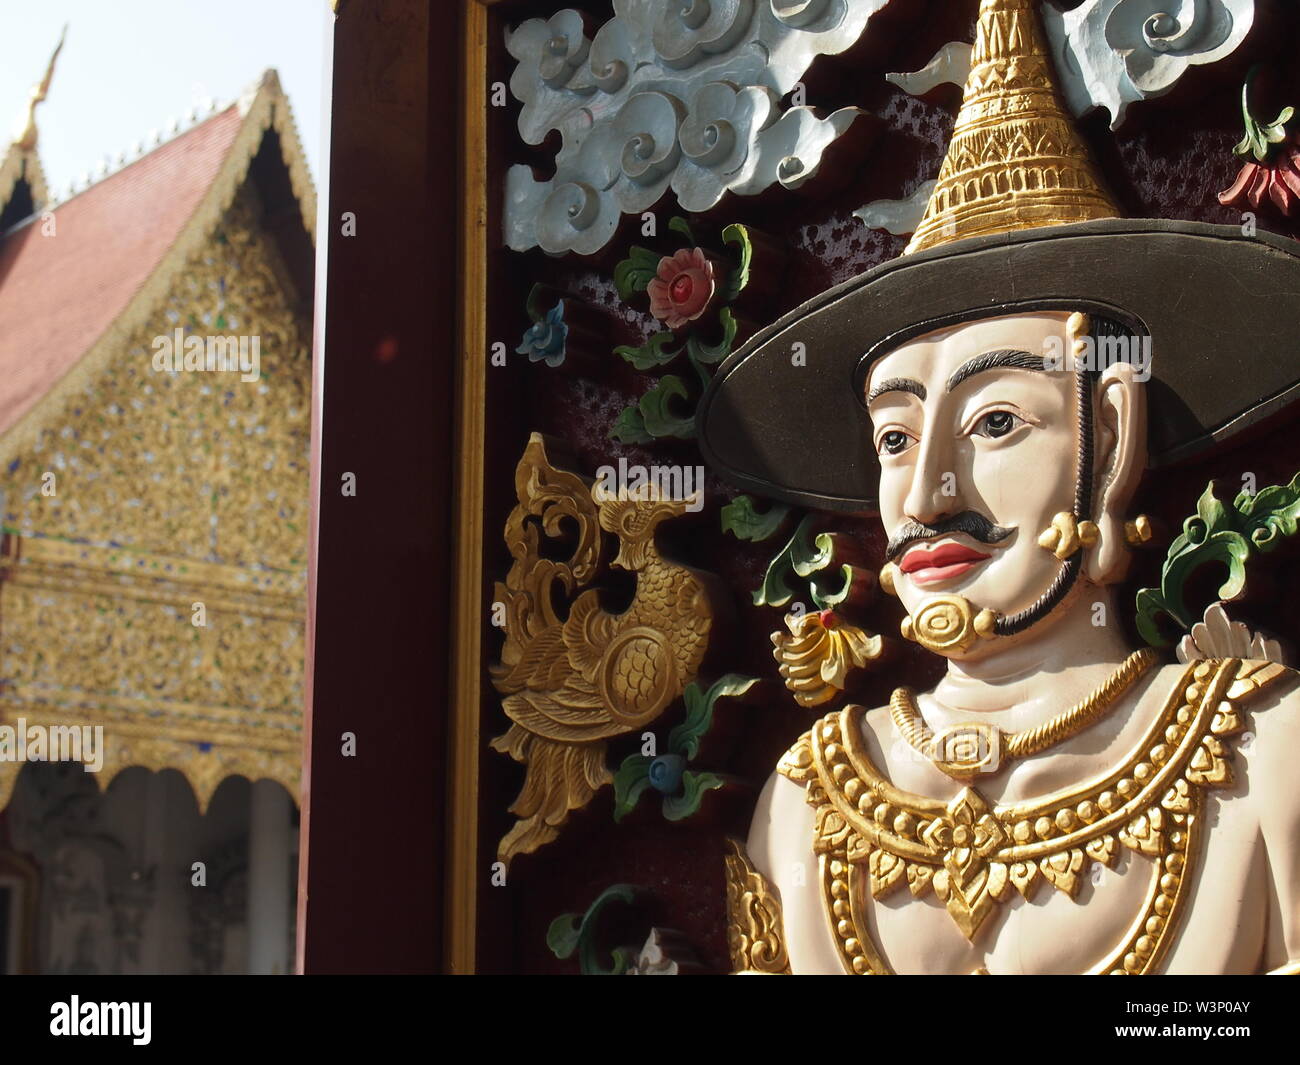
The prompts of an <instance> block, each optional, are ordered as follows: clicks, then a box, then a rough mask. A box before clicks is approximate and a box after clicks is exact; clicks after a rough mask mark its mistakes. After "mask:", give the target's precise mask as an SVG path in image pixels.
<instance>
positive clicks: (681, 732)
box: [614, 673, 758, 788]
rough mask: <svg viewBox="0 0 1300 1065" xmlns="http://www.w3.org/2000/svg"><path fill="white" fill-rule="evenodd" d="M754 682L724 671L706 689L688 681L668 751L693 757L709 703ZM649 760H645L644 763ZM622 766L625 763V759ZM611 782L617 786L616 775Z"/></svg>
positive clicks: (708, 722)
mask: <svg viewBox="0 0 1300 1065" xmlns="http://www.w3.org/2000/svg"><path fill="white" fill-rule="evenodd" d="M757 683H758V678H757V677H744V676H741V675H740V674H739V673H728V674H726V676H723V677H719V678H718V679H717V680H716V681H714V682H713V684H712V685H711V686H710V687H709V690H708V691H707V692H701V691H700V686H699V685H698V684H696V683H694V682H692V683H691V684H688V685H687V687H686V691H685V693H684V698H685V700H686V720H684V721H683V722H682V723H681V724H680V725H678V726H677V727H676V728H674V729H673V730H672V732H670V733H668V750H669V751H670V752H672V753H673V754H680V755H681V756H682V757H683V758H685V759H686V760H687V761H690V760H691V759H692V758H694V757H695V756H696V755H697V754H698V753H699V751H700V740H701V739H702V738H703V737H704V735H705V733H707V732H708V731H709V729H710V728H711V727H712V725H713V704H714V703H716V702H717V701H718V699H719V698H721V697H722V696H724V695H732V696H734V695H743V694H744V693H745V692H747V691H749V689H750V688H752V687H753V686H754V685H755V684H757ZM630 760H631V759H628V761H630ZM650 761H651V760H650V759H646V763H647V766H648V765H649V762H650ZM623 765H624V766H626V765H627V762H626V761H625V762H624V763H623ZM683 779H685V778H684V777H683ZM614 784H615V788H617V786H618V778H617V777H616V778H615V781H614Z"/></svg>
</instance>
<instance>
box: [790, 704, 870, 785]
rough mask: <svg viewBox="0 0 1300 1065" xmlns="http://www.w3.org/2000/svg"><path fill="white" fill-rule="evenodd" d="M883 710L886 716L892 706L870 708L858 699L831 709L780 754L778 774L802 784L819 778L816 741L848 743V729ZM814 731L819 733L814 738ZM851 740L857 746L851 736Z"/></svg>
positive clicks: (859, 726)
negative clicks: (861, 704) (814, 749)
mask: <svg viewBox="0 0 1300 1065" xmlns="http://www.w3.org/2000/svg"><path fill="white" fill-rule="evenodd" d="M881 714H883V715H885V718H886V720H887V719H888V715H889V708H888V707H877V708H876V709H874V710H870V709H868V708H867V707H864V706H860V705H858V704H856V703H850V704H849V705H848V706H845V707H844V708H843V709H841V710H835V711H832V712H831V713H829V714H827V715H826V716H825V717H823V718H821V719H820V720H818V721H816V722H814V723H813V726H812V728H810V729H808V731H807V732H805V733H803V735H801V736H800V737H799V738H798V739H797V740H795V741H794V743H793V744H791V745H790V748H789V750H787V751H786V752H785V754H783V755H782V756H781V760H780V761H779V762H778V763H777V765H776V773H777V775H778V776H782V777H785V778H786V779H787V780H790V781H793V782H794V783H796V784H800V785H804V784H808V783H809V782H810V781H813V780H815V779H817V765H816V759H815V758H814V757H813V746H814V742H817V743H820V744H821V746H822V747H823V748H825V747H827V746H829V745H830V744H837V743H845V742H846V737H847V735H848V733H850V732H854V733H856V732H860V731H861V730H862V728H863V723H864V722H867V723H868V724H869V725H870V724H871V722H872V720H873V718H875V717H879V715H881ZM814 734H816V740H815V741H814ZM849 742H850V744H851V745H854V746H856V744H853V743H852V741H851V740H850V741H849Z"/></svg>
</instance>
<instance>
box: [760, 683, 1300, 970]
mask: <svg viewBox="0 0 1300 1065" xmlns="http://www.w3.org/2000/svg"><path fill="white" fill-rule="evenodd" d="M1293 675H1294V674H1293V673H1292V672H1291V671H1290V670H1288V669H1286V668H1285V667H1283V666H1279V665H1276V664H1274V663H1271V662H1260V661H1241V660H1238V659H1225V660H1205V661H1200V662H1195V663H1192V664H1190V665H1188V667H1187V668H1186V670H1185V671H1184V672H1183V674H1182V676H1181V677H1180V678H1179V680H1178V681H1177V683H1175V684H1174V685H1172V687H1171V690H1170V692H1169V695H1168V697H1167V698H1166V700H1165V705H1164V708H1163V710H1162V712H1161V713H1160V715H1159V716H1158V717H1157V718H1156V719H1155V720H1154V721H1153V722H1152V723H1151V726H1150V728H1149V730H1148V732H1147V735H1146V737H1145V738H1144V739H1143V740H1142V742H1141V743H1140V744H1139V745H1138V746H1137V747H1136V748H1135V749H1134V750H1133V751H1131V752H1130V753H1129V754H1128V756H1127V757H1126V758H1125V759H1124V760H1123V761H1122V762H1121V763H1120V764H1118V765H1116V766H1115V767H1114V768H1113V769H1112V770H1111V771H1110V772H1108V773H1106V774H1105V775H1103V776H1102V777H1099V778H1097V779H1095V780H1092V781H1088V782H1086V783H1083V784H1080V785H1077V786H1073V787H1068V788H1065V789H1064V790H1061V791H1057V792H1054V793H1052V794H1051V795H1048V796H1045V797H1043V798H1041V799H1035V800H1030V801H1025V802H1020V803H1014V804H1012V805H1010V806H995V805H993V804H990V803H989V802H987V801H986V800H985V799H984V797H983V796H981V795H980V793H979V792H978V791H977V790H975V789H974V788H972V787H970V786H967V787H964V788H962V789H961V791H960V792H959V793H958V794H957V795H955V796H953V797H952V798H951V799H949V800H947V801H946V802H945V801H943V800H941V799H932V798H928V797H926V796H923V795H916V794H913V793H910V792H905V791H902V790H901V789H899V788H897V787H895V786H894V785H893V784H892V783H890V782H889V780H887V779H886V778H885V776H884V775H883V774H882V773H881V772H880V770H879V769H877V768H876V766H875V765H874V764H873V763H872V761H871V756H870V753H869V751H868V749H867V741H866V731H867V730H866V726H865V725H864V724H863V721H862V717H863V715H864V714H865V713H866V711H865V710H864V709H863V708H862V707H861V706H853V705H850V706H848V707H846V708H845V709H844V710H840V711H836V712H835V713H833V714H830V715H828V716H827V717H825V718H823V719H822V720H821V721H820V722H818V723H817V724H815V725H814V726H813V727H812V728H811V729H810V730H809V731H808V732H805V733H804V734H803V735H802V736H801V737H800V738H799V740H798V742H796V743H795V745H794V746H793V747H791V748H790V750H789V751H788V752H787V753H786V755H785V757H784V758H783V759H782V760H781V763H780V764H779V765H778V766H777V772H778V773H780V774H781V775H782V776H783V777H785V778H786V779H788V780H792V781H794V782H795V783H796V784H799V785H800V786H801V787H804V788H805V789H806V800H807V802H808V804H809V805H810V806H812V807H813V811H814V825H815V827H814V836H813V852H814V853H815V854H816V855H817V856H818V864H819V881H820V886H821V891H822V897H823V902H824V905H825V909H826V915H827V918H828V920H829V922H830V928H831V933H832V936H833V938H834V940H835V942H836V945H837V947H838V949H839V953H840V957H841V959H842V960H843V963H844V966H845V969H846V970H847V971H848V972H851V973H861V974H863V975H869V974H877V973H882V974H883V973H889V972H891V971H892V970H891V968H890V966H889V964H888V963H887V961H886V960H885V958H884V956H883V954H882V953H881V951H880V949H879V947H878V946H877V945H876V943H875V941H874V939H873V938H872V935H871V930H870V922H869V920H868V918H867V916H866V909H865V907H866V905H867V901H868V899H870V898H874V899H877V900H880V899H884V898H885V897H886V896H888V895H889V894H891V893H892V892H894V891H896V890H899V889H900V888H902V887H903V886H904V885H905V886H906V887H907V888H908V890H909V891H910V893H911V894H912V895H913V896H914V897H916V898H922V897H924V896H925V895H927V894H929V893H933V894H934V895H935V896H937V897H938V899H939V900H940V901H941V902H943V903H944V904H945V906H946V908H947V910H948V914H949V916H950V917H951V918H952V919H953V921H954V922H955V923H956V925H957V927H958V928H959V929H961V931H962V932H963V933H964V934H965V936H966V937H967V939H969V940H971V941H974V939H975V937H976V935H977V934H978V933H979V931H980V929H981V928H982V927H983V926H984V925H985V922H986V920H987V919H988V918H989V917H990V916H992V915H993V914H994V912H995V911H996V909H997V908H998V906H999V905H1000V904H1003V903H1006V902H1008V901H1009V900H1010V898H1011V897H1012V896H1014V895H1015V894H1017V893H1018V894H1020V895H1022V896H1024V898H1025V899H1027V900H1032V898H1033V896H1034V894H1035V893H1036V892H1037V891H1038V890H1039V889H1040V888H1042V887H1044V885H1046V884H1050V885H1051V886H1052V887H1054V888H1055V889H1056V890H1058V891H1061V892H1063V893H1064V894H1066V895H1068V896H1070V897H1071V898H1073V897H1074V896H1075V895H1076V894H1077V892H1078V890H1079V887H1080V885H1081V883H1082V882H1083V881H1084V880H1085V879H1086V878H1087V876H1088V872H1089V868H1090V867H1091V866H1092V865H1093V863H1094V862H1099V863H1101V864H1103V865H1106V866H1111V867H1114V866H1115V864H1116V862H1117V861H1118V859H1119V855H1120V853H1121V852H1122V851H1124V850H1129V851H1133V852H1136V853H1140V854H1142V855H1145V856H1146V857H1147V858H1149V859H1150V860H1151V880H1150V884H1149V887H1148V893H1147V898H1146V902H1145V904H1144V906H1143V909H1142V912H1141V913H1140V914H1139V917H1138V920H1137V921H1136V922H1134V924H1133V925H1132V926H1130V928H1129V930H1128V932H1126V933H1125V935H1124V936H1123V938H1122V940H1121V941H1120V942H1118V943H1116V944H1114V945H1113V946H1112V948H1111V950H1110V952H1109V953H1108V954H1107V955H1106V956H1105V957H1104V959H1103V961H1102V962H1101V964H1100V965H1098V966H1096V967H1094V968H1093V969H1092V970H1090V971H1092V972H1097V973H1117V974H1123V973H1130V974H1139V973H1146V972H1153V971H1156V970H1157V969H1158V967H1159V965H1160V963H1161V961H1162V959H1163V957H1164V956H1165V954H1166V952H1167V951H1168V949H1169V947H1170V945H1171V943H1172V942H1173V940H1174V938H1175V937H1176V934H1177V930H1178V927H1179V922H1180V920H1181V911H1182V910H1183V909H1184V908H1185V903H1186V900H1187V898H1188V897H1189V895H1190V894H1191V892H1192V884H1193V883H1194V881H1193V875H1194V873H1193V868H1194V865H1195V862H1196V860H1197V859H1198V856H1199V855H1200V853H1201V845H1200V843H1199V835H1200V832H1201V830H1202V827H1203V822H1204V819H1203V817H1202V816H1201V811H1202V806H1203V803H1204V799H1205V793H1206V792H1207V791H1209V790H1211V789H1215V788H1226V787H1231V786H1232V783H1233V772H1232V764H1231V759H1232V750H1231V745H1232V738H1233V737H1235V736H1239V735H1241V734H1242V733H1243V731H1244V729H1245V727H1246V726H1245V713H1244V709H1245V707H1246V706H1247V705H1248V704H1249V703H1251V702H1252V701H1253V700H1255V699H1256V698H1257V697H1258V696H1259V694H1260V693H1261V692H1263V691H1265V690H1267V689H1269V688H1271V687H1273V686H1274V685H1276V684H1278V683H1279V682H1281V681H1283V680H1284V679H1285V678H1287V677H1291V676H1293Z"/></svg>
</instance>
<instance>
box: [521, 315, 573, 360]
mask: <svg viewBox="0 0 1300 1065" xmlns="http://www.w3.org/2000/svg"><path fill="white" fill-rule="evenodd" d="M568 338H569V327H568V325H566V324H565V321H564V301H563V300H560V302H559V303H557V304H556V305H555V306H554V307H552V308H551V309H550V310H549V311H547V312H546V314H545V315H543V316H542V318H540V319H539V320H538V321H536V322H534V323H533V324H532V326H531V327H529V329H528V332H526V333H525V334H524V339H523V340H522V341H521V342H520V344H519V347H517V348H515V351H517V352H518V353H519V354H520V355H527V356H528V361H529V362H544V363H546V365H547V366H559V365H560V364H561V363H562V362H564V345H565V342H566V341H567V340H568Z"/></svg>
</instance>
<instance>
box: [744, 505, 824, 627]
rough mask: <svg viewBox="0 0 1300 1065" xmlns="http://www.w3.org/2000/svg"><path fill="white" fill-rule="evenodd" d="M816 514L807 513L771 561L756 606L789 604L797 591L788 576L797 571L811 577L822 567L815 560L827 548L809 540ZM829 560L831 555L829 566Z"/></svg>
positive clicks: (756, 597) (755, 601) (757, 596)
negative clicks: (817, 545) (789, 583)
mask: <svg viewBox="0 0 1300 1065" xmlns="http://www.w3.org/2000/svg"><path fill="white" fill-rule="evenodd" d="M815 517H816V516H815V515H813V514H806V515H804V518H803V520H802V521H801V522H799V524H798V526H797V527H796V528H795V530H794V535H793V536H791V537H790V539H789V542H787V543H786V545H785V547H783V548H781V550H780V551H779V552H777V554H776V557H775V558H773V559H772V561H771V562H769V563H768V566H767V573H766V574H764V576H763V583H762V585H761V586H760V587H759V589H758V591H756V592H755V593H754V605H755V606H785V604H786V603H788V602H790V600H791V599H793V598H794V592H793V591H791V589H790V586H789V585H788V584H787V583H786V578H787V577H788V576H789V575H790V574H791V572H794V573H797V574H798V575H799V576H800V577H807V576H808V575H809V574H811V573H813V572H815V570H816V569H818V568H819V567H818V566H815V565H813V564H812V563H813V560H815V559H818V558H819V557H820V556H821V555H823V554H824V551H819V550H818V549H817V548H816V547H814V546H813V545H812V544H811V543H809V541H808V536H809V533H810V531H811V529H812V523H813V520H814V518H815ZM819 539H820V537H819ZM828 562H830V558H829V557H826V558H825V559H824V560H823V561H822V562H821V565H822V566H825V565H826V564H827V563H828Z"/></svg>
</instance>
